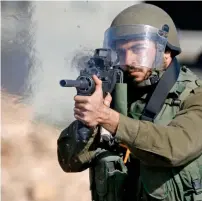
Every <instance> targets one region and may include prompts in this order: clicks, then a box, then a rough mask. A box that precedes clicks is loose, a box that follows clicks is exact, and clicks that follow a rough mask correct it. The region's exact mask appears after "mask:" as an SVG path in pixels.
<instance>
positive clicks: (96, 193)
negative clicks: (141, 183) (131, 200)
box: [90, 150, 127, 201]
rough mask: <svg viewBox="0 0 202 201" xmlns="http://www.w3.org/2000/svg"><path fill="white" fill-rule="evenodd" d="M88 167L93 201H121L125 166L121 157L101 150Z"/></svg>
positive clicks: (125, 173)
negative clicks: (91, 165)
mask: <svg viewBox="0 0 202 201" xmlns="http://www.w3.org/2000/svg"><path fill="white" fill-rule="evenodd" d="M93 163H94V165H93V167H92V168H90V190H91V196H92V200H93V201H123V200H122V198H123V194H124V183H125V179H126V177H127V168H126V166H125V165H124V162H123V160H122V158H121V157H119V156H117V155H114V154H112V153H111V152H109V151H106V150H105V151H103V152H101V153H100V154H99V155H98V156H97V157H96V158H95V159H94V161H93Z"/></svg>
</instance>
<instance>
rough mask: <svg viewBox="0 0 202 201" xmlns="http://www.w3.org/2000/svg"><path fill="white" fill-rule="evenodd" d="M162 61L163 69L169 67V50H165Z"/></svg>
mask: <svg viewBox="0 0 202 201" xmlns="http://www.w3.org/2000/svg"><path fill="white" fill-rule="evenodd" d="M163 59H164V67H165V68H167V67H168V66H169V65H170V63H171V61H172V53H171V50H169V49H166V50H165V53H164V58H163Z"/></svg>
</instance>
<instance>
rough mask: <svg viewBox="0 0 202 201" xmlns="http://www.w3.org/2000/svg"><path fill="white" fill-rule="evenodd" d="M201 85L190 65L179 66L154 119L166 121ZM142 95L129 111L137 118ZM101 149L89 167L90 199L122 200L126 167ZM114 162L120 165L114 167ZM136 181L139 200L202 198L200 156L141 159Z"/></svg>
mask: <svg viewBox="0 0 202 201" xmlns="http://www.w3.org/2000/svg"><path fill="white" fill-rule="evenodd" d="M200 85H202V83H201V80H199V79H198V77H197V76H196V75H195V74H193V73H192V72H191V71H190V70H189V69H187V68H186V67H182V68H181V72H180V75H179V77H178V80H177V82H176V83H175V85H174V86H173V88H172V89H171V91H170V92H169V95H168V98H167V99H166V101H165V103H164V105H163V107H162V109H161V111H160V112H159V114H158V116H157V117H156V118H155V120H154V123H155V124H159V125H168V124H169V122H170V121H171V120H172V119H173V118H174V117H175V115H176V113H177V112H178V111H179V110H180V107H181V105H182V103H183V101H184V100H185V99H186V97H187V96H188V95H189V94H190V93H191V91H192V90H193V89H195V88H197V87H198V86H200ZM145 98H146V96H143V97H141V98H140V99H139V100H138V101H136V102H135V103H133V104H131V107H130V110H129V115H130V116H131V117H133V118H134V119H139V118H140V116H141V114H142V111H143V109H144V107H145V104H146V102H145ZM101 152H102V153H104V154H100V151H98V159H97V160H96V164H94V168H90V184H91V192H92V200H94V201H124V200H123V199H122V196H123V192H122V191H123V189H124V182H122V181H124V179H125V178H126V176H127V170H126V168H125V167H124V164H123V161H122V160H120V157H117V156H115V155H113V154H112V153H110V152H108V151H106V150H105V151H101ZM112 166H113V168H112ZM115 166H119V168H117V169H116V170H114V167H115ZM110 169H113V170H112V171H111V170H110ZM134 171H135V170H134ZM129 176H130V175H129ZM139 182H140V186H141V188H140V189H141V198H140V197H139V198H138V201H139V200H143V201H147V200H152V201H154V200H163V201H167V200H168V201H171V200H172V201H182V200H183V201H200V200H201V201H202V156H200V157H199V158H197V159H196V160H195V161H193V162H191V163H190V164H188V165H187V166H184V167H176V168H167V169H166V168H159V167H151V166H145V165H143V164H141V163H140V180H139ZM130 185H133V184H130ZM134 201H136V199H135V198H134Z"/></svg>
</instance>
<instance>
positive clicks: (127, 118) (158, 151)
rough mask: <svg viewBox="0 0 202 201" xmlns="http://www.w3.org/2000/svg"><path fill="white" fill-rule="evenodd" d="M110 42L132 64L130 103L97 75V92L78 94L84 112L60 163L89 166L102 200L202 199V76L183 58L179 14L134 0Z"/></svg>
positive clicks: (64, 138) (62, 146)
mask: <svg viewBox="0 0 202 201" xmlns="http://www.w3.org/2000/svg"><path fill="white" fill-rule="evenodd" d="M104 47H107V48H111V49H112V50H113V51H116V52H117V54H118V58H119V65H120V66H121V67H122V69H123V70H124V72H125V80H126V82H127V85H128V89H127V94H128V95H127V103H125V104H127V111H126V113H125V114H123V113H120V112H118V111H116V110H115V109H113V107H111V108H110V107H109V106H110V103H111V101H112V102H113V101H115V102H116V100H113V98H112V97H111V96H110V94H108V95H107V96H106V97H105V98H103V94H102V82H101V80H99V79H98V78H97V77H96V76H94V81H95V83H96V90H95V92H94V94H92V95H91V96H89V97H86V96H78V95H77V96H75V98H74V100H75V108H74V116H75V118H76V119H77V120H75V121H74V122H72V123H71V124H70V125H69V126H68V127H67V128H66V129H65V130H64V131H62V133H61V135H60V137H59V139H58V160H59V164H60V166H61V167H62V169H63V170H64V171H65V172H80V171H83V170H85V169H87V168H89V170H90V182H91V183H90V184H91V193H92V200H95V201H100V200H103V201H114V200H116V201H130V200H131V201H132V200H133V201H139V200H143V201H146V200H169V201H175V200H176V201H182V200H190V201H191V200H194V201H199V200H202V87H201V85H202V82H201V80H200V79H199V78H198V77H197V76H196V75H195V74H194V73H192V72H191V71H190V70H189V69H188V68H186V67H184V66H182V67H181V66H179V64H178V61H177V58H176V56H177V55H179V54H180V53H181V49H180V45H179V40H178V34H177V30H176V27H175V24H174V23H173V21H172V19H171V18H170V16H169V15H168V14H167V13H166V12H165V11H163V10H162V9H160V8H158V7H156V6H154V5H150V4H137V5H134V6H131V7H129V8H127V9H125V10H123V11H122V12H121V13H120V14H118V15H117V16H116V18H115V19H114V20H113V22H112V24H111V26H110V28H109V29H107V31H106V32H105V40H104ZM119 97H121V95H120V96H119ZM78 121H81V122H83V123H85V124H86V125H87V126H89V127H90V128H91V134H92V135H91V137H90V139H89V140H88V142H87V143H81V142H78V141H77V140H76V135H77V129H78V128H77V127H78ZM101 128H104V129H106V130H107V131H108V132H110V133H111V135H112V139H113V140H114V141H115V144H118V145H122V146H125V147H127V148H128V149H129V150H130V152H131V154H130V157H129V159H128V160H127V161H124V162H123V159H124V157H123V155H121V154H118V153H125V151H123V148H122V147H121V146H118V147H120V148H117V149H112V148H111V147H110V146H108V145H106V144H105V142H103V141H101V140H100V138H101V135H100V131H101ZM117 150H118V151H117Z"/></svg>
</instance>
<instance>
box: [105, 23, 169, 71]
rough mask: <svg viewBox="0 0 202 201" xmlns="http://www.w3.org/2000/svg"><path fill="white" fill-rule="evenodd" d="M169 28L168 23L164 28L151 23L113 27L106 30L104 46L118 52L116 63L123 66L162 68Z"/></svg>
mask: <svg viewBox="0 0 202 201" xmlns="http://www.w3.org/2000/svg"><path fill="white" fill-rule="evenodd" d="M168 29H169V27H168V26H167V25H164V26H163V28H162V30H159V29H157V28H155V27H152V26H149V25H123V26H116V27H111V28H109V29H107V30H106V32H105V36H104V44H103V47H104V48H109V49H111V50H112V51H114V52H116V54H117V63H116V65H120V66H122V67H123V68H124V66H130V67H132V68H142V67H147V68H150V69H152V68H153V69H154V68H155V69H161V68H162V67H163V55H164V51H165V47H166V44H167V33H168Z"/></svg>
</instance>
